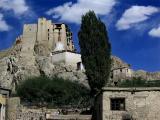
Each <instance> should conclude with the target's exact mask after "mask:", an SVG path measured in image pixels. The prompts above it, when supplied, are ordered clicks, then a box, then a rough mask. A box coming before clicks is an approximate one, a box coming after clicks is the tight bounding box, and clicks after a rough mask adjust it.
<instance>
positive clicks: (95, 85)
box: [78, 11, 111, 94]
mask: <svg viewBox="0 0 160 120" xmlns="http://www.w3.org/2000/svg"><path fill="white" fill-rule="evenodd" d="M78 37H79V44H80V48H81V55H82V62H83V64H84V66H85V69H86V75H87V77H88V82H89V85H90V87H91V90H92V93H93V94H96V93H97V92H98V91H100V90H101V88H102V87H104V86H105V85H106V83H107V81H108V78H109V73H110V67H111V58H110V54H111V45H110V43H109V38H108V35H107V30H106V27H105V24H104V23H103V22H102V21H101V20H100V19H98V18H97V17H96V15H95V13H94V12H93V11H89V12H88V13H86V14H85V15H83V16H82V23H81V28H80V31H79V33H78Z"/></svg>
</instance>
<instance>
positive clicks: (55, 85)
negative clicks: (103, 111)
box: [17, 76, 92, 107]
mask: <svg viewBox="0 0 160 120" xmlns="http://www.w3.org/2000/svg"><path fill="white" fill-rule="evenodd" d="M17 95H18V96H20V97H21V99H22V101H27V102H31V103H36V104H37V105H44V104H45V105H46V104H47V105H48V106H52V107H63V106H71V107H77V106H78V107H89V106H90V105H91V101H92V98H91V97H90V90H89V89H88V88H86V87H85V86H84V85H82V84H80V83H78V82H72V81H69V80H63V79H62V78H56V77H53V78H48V77H45V76H40V77H35V78H29V79H27V80H25V81H24V82H22V83H21V84H20V85H19V86H18V87H17Z"/></svg>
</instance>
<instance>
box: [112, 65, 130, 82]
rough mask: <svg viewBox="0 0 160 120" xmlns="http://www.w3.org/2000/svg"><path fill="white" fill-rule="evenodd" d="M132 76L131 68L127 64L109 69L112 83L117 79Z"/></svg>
mask: <svg viewBox="0 0 160 120" xmlns="http://www.w3.org/2000/svg"><path fill="white" fill-rule="evenodd" d="M131 77H132V69H131V68H130V67H129V66H122V67H117V68H113V69H111V79H113V80H114V84H116V83H117V82H118V81H121V80H126V79H130V78H131Z"/></svg>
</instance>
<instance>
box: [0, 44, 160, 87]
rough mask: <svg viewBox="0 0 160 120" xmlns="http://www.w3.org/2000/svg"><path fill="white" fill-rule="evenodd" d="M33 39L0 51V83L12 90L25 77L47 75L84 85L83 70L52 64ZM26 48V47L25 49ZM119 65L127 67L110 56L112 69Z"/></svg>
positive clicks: (157, 77) (147, 76)
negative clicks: (37, 48) (41, 53)
mask: <svg viewBox="0 0 160 120" xmlns="http://www.w3.org/2000/svg"><path fill="white" fill-rule="evenodd" d="M36 47H39V46H37V45H36V44H35V42H34V41H30V42H24V41H20V42H18V43H17V42H16V43H15V44H14V46H13V47H12V48H10V49H9V50H7V51H1V52H0V66H1V67H0V85H1V86H3V87H5V88H11V89H13V90H14V88H15V86H16V85H17V84H18V83H19V82H20V81H23V80H24V79H25V78H27V77H33V76H39V75H47V76H58V77H62V78H64V79H70V80H73V81H78V82H80V83H82V84H84V85H86V86H88V83H87V80H86V79H87V77H86V75H85V72H84V71H77V70H75V69H73V68H72V67H71V66H65V65H64V64H60V65H53V64H52V63H51V59H50V56H49V54H46V55H45V56H44V55H43V56H42V55H40V53H38V51H35V48H36ZM26 48H27V49H26ZM121 66H126V67H129V65H128V64H127V63H125V62H124V61H122V60H121V59H120V58H118V57H116V56H112V69H114V68H118V67H121ZM133 77H142V78H143V79H146V80H160V72H155V73H150V72H146V71H143V70H138V71H133Z"/></svg>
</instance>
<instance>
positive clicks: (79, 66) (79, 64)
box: [77, 62, 81, 70]
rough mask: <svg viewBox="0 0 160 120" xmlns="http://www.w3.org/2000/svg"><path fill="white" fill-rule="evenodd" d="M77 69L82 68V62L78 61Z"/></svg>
mask: <svg viewBox="0 0 160 120" xmlns="http://www.w3.org/2000/svg"><path fill="white" fill-rule="evenodd" d="M77 70H81V62H78V63H77Z"/></svg>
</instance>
